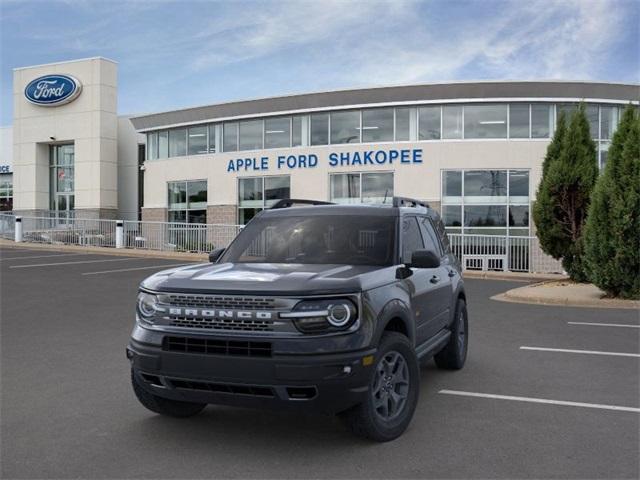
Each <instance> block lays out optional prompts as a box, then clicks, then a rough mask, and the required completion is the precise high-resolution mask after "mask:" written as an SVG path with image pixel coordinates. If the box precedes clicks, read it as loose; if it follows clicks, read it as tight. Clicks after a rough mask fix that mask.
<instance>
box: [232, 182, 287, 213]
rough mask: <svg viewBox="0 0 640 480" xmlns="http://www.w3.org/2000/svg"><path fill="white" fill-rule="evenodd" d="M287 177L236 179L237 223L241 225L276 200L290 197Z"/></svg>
mask: <svg viewBox="0 0 640 480" xmlns="http://www.w3.org/2000/svg"><path fill="white" fill-rule="evenodd" d="M290 192H291V186H290V179H289V176H284V175H283V176H277V177H249V178H240V179H238V222H239V223H240V224H242V225H244V224H246V223H247V222H248V221H249V220H251V219H252V218H253V217H254V216H255V215H256V214H257V213H258V212H260V211H262V210H264V209H265V208H267V207H270V206H271V205H273V204H274V203H275V202H277V201H278V200H282V199H283V198H290V197H291V193H290Z"/></svg>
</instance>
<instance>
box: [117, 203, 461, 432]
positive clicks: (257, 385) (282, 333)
mask: <svg viewBox="0 0 640 480" xmlns="http://www.w3.org/2000/svg"><path fill="white" fill-rule="evenodd" d="M209 257H210V258H209V259H210V262H211V263H208V264H204V265H203V264H200V265H193V266H186V267H180V268H174V269H172V270H167V271H163V272H159V273H156V274H155V275H152V276H151V277H149V278H147V279H146V280H144V281H143V282H142V284H141V285H140V291H139V295H138V300H137V308H136V323H135V327H134V329H133V333H132V334H131V340H130V342H129V345H128V347H127V357H128V358H129V360H130V362H131V380H132V382H133V390H134V392H135V394H136V396H137V398H138V399H139V401H140V402H141V403H142V404H143V405H144V406H145V407H147V408H148V409H149V410H151V411H153V412H156V413H160V414H164V415H171V416H176V417H188V416H191V415H195V414H197V413H199V412H200V411H201V410H202V409H203V408H204V407H205V406H206V405H207V404H209V403H213V404H227V405H238V406H252V407H271V406H275V407H283V406H287V407H291V408H294V409H295V408H298V409H305V410H314V411H319V412H329V413H338V414H340V416H341V417H343V418H344V419H345V421H346V424H347V425H348V426H349V427H350V428H351V429H352V430H353V432H355V433H356V434H358V435H361V436H364V437H368V438H370V439H373V440H377V441H388V440H392V439H394V438H396V437H398V436H399V435H400V434H402V432H403V431H404V430H405V429H406V428H407V426H408V424H409V422H410V421H411V418H412V416H413V413H414V410H415V408H416V404H417V402H418V393H419V382H420V370H419V360H422V359H428V358H431V357H435V362H436V365H437V366H438V367H439V368H444V369H460V368H462V366H463V365H464V363H465V359H466V354H467V338H468V336H467V332H468V325H467V308H466V303H465V301H466V299H465V291H464V286H463V281H462V278H461V275H460V266H459V263H458V261H457V260H456V258H455V257H454V256H453V255H452V253H451V249H450V247H449V242H448V239H447V235H446V233H445V230H444V225H443V223H442V221H441V220H440V217H439V215H438V213H437V212H435V211H434V210H432V209H431V208H429V206H428V205H427V204H424V203H421V202H419V201H416V200H412V199H406V198H400V197H395V198H393V203H392V204H391V205H332V204H328V203H326V202H317V201H311V200H291V199H288V200H281V201H279V202H278V203H276V204H275V205H274V206H273V207H272V208H271V209H269V210H266V211H264V212H262V213H260V214H258V215H257V216H256V217H254V218H253V219H252V220H251V221H250V222H249V223H248V224H247V226H246V227H245V228H244V229H243V230H242V232H241V233H240V234H239V235H238V236H237V237H236V239H235V240H234V241H233V242H232V243H231V244H230V245H229V247H228V248H226V249H219V250H214V251H213V252H212V253H211V254H210V256H209Z"/></svg>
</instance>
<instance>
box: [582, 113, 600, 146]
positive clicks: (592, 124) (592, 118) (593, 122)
mask: <svg viewBox="0 0 640 480" xmlns="http://www.w3.org/2000/svg"><path fill="white" fill-rule="evenodd" d="M584 113H585V114H586V115H587V120H588V121H589V131H590V132H591V138H593V139H594V140H597V139H598V135H599V134H600V132H599V129H598V126H599V125H598V115H599V110H598V105H587V106H586V108H585V112H584Z"/></svg>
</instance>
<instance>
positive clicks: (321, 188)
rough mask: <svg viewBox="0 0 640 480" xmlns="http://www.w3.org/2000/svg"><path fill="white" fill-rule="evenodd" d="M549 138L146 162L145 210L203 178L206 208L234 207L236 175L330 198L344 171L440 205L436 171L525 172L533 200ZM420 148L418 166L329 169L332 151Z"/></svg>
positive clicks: (303, 195)
mask: <svg viewBox="0 0 640 480" xmlns="http://www.w3.org/2000/svg"><path fill="white" fill-rule="evenodd" d="M548 143H549V141H548V140H522V141H520V140H495V141H494V140H483V141H470V140H464V141H434V142H397V143H393V144H379V145H375V144H359V145H353V146H337V145H333V146H328V147H302V148H289V149H273V150H261V151H256V152H240V153H218V154H211V155H198V156H191V157H188V156H187V157H175V158H170V159H166V160H154V161H148V162H146V164H145V168H146V170H145V198H144V203H145V207H148V208H166V207H167V182H169V181H174V180H196V179H206V180H207V182H208V185H207V186H208V204H209V205H235V204H237V198H238V192H237V188H238V182H237V178H238V177H252V176H262V175H290V177H291V196H292V197H293V198H312V199H317V200H328V199H329V174H330V173H344V172H359V171H362V172H372V171H393V172H394V194H395V195H401V196H408V197H414V198H418V199H421V200H427V201H430V202H433V203H435V202H439V201H440V172H441V170H445V169H461V168H464V169H492V168H500V169H508V168H512V169H515V168H519V169H529V170H530V172H531V175H530V182H531V183H530V192H531V196H532V197H533V196H534V194H535V190H536V186H537V185H538V182H539V180H540V175H541V168H542V159H543V158H544V154H545V151H546V148H547V145H548ZM405 148H406V149H422V163H420V164H401V163H399V162H398V161H395V162H394V164H393V165H382V166H378V165H375V166H374V165H367V166H350V167H346V166H338V167H330V166H329V158H328V156H329V154H330V153H331V152H337V153H339V152H345V151H351V152H355V151H359V152H362V151H365V150H374V151H377V150H389V149H396V150H397V149H405ZM312 153H313V154H315V155H317V156H318V166H317V167H315V168H297V169H289V168H286V167H285V168H282V169H280V170H278V168H277V165H276V159H277V157H278V155H289V154H292V155H301V154H303V155H309V154H312ZM261 156H268V157H269V165H270V168H269V170H267V171H264V172H261V171H247V172H245V171H243V172H241V173H233V172H227V164H228V162H229V160H231V159H236V158H247V157H256V159H257V160H258V161H259V158H260V157H261Z"/></svg>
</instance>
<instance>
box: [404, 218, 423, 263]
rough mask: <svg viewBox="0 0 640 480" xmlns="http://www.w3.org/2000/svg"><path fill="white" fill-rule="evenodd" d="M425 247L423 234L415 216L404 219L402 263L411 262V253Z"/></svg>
mask: <svg viewBox="0 0 640 480" xmlns="http://www.w3.org/2000/svg"><path fill="white" fill-rule="evenodd" d="M423 248H424V244H423V243H422V235H420V229H419V228H418V221H417V220H416V218H415V217H405V218H404V219H402V263H411V255H412V254H413V252H415V251H416V250H421V249H423Z"/></svg>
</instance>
